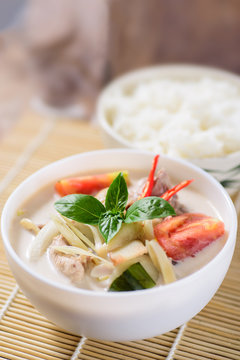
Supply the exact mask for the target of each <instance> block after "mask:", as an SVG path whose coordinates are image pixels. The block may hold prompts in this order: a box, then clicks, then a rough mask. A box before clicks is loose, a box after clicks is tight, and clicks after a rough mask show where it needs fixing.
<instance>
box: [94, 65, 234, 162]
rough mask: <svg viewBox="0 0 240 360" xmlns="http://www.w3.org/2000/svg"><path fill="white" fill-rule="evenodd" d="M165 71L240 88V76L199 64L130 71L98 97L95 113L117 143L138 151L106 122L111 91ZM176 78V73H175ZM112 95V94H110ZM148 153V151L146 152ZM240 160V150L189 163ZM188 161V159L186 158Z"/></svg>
mask: <svg viewBox="0 0 240 360" xmlns="http://www.w3.org/2000/svg"><path fill="white" fill-rule="evenodd" d="M164 71H173V72H176V73H177V72H179V71H181V72H183V71H185V72H186V73H188V75H189V76H190V74H193V75H195V76H201V75H203V74H204V75H206V76H207V75H208V74H209V75H211V76H213V77H216V78H218V77H219V78H220V79H226V80H227V79H228V80H229V81H232V82H235V83H237V84H238V85H239V88H240V75H238V74H236V73H234V72H231V71H229V70H225V69H222V68H217V67H212V66H204V65H198V64H188V63H172V64H160V65H153V66H146V67H142V68H139V69H136V70H133V71H128V72H126V73H124V74H122V75H120V76H117V77H116V78H115V79H113V80H112V81H111V82H110V83H109V84H108V85H106V87H105V88H104V89H103V90H102V91H101V93H100V94H99V96H98V99H97V103H96V111H95V118H96V121H97V122H99V125H100V126H101V127H102V128H103V130H104V131H105V132H106V133H107V134H108V135H109V136H111V137H112V138H113V139H114V140H115V141H117V142H119V146H120V144H122V145H124V146H125V147H128V148H130V149H137V148H136V147H134V146H133V145H132V144H131V142H130V141H128V140H126V139H125V138H124V137H122V136H121V135H119V134H118V133H117V132H115V131H114V130H113V128H112V127H111V126H110V125H109V123H108V121H107V120H106V117H105V115H104V108H105V101H106V99H108V97H109V95H111V91H112V90H113V89H115V88H117V87H119V86H120V87H121V86H122V85H124V84H126V83H128V82H129V81H133V80H134V78H138V81H139V78H141V77H147V78H148V77H149V76H152V75H154V74H158V73H160V75H161V74H164ZM173 76H174V73H173ZM109 93H110V94H109ZM146 151H148V150H146ZM235 158H236V159H237V158H238V159H239V158H240V150H238V151H234V152H232V153H229V154H227V155H224V156H221V157H216V156H215V157H203V158H192V159H189V161H206V160H207V161H211V160H212V161H213V162H214V161H215V160H216V159H222V160H223V161H224V160H226V161H227V160H230V159H235ZM186 160H188V158H186Z"/></svg>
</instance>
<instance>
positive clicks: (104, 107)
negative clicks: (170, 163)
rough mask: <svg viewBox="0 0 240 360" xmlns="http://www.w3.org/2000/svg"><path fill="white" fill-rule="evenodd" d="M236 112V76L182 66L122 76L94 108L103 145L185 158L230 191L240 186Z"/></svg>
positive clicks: (239, 90)
mask: <svg viewBox="0 0 240 360" xmlns="http://www.w3.org/2000/svg"><path fill="white" fill-rule="evenodd" d="M239 116H240V78H239V75H237V74H233V73H230V72H228V71H224V70H220V69H215V68H211V67H204V66H197V65H184V64H181V65H180V64H176V65H159V66H153V67H148V68H144V69H140V70H136V71H132V72H130V73H127V74H123V75H122V76H120V77H119V78H117V79H115V80H113V81H112V82H111V83H110V84H109V85H108V86H107V87H106V88H105V89H103V91H102V93H101V94H100V96H99V99H98V102H97V107H96V119H97V121H98V123H99V126H100V129H101V131H102V136H103V140H104V143H105V145H106V146H107V147H129V148H137V149H144V150H149V151H154V152H158V153H161V154H165V155H169V156H173V157H177V158H182V159H186V160H189V161H191V162H193V163H194V164H196V165H198V166H200V167H201V168H203V169H205V170H207V171H209V172H210V173H211V174H212V175H214V176H215V177H216V178H217V179H218V180H219V181H220V182H221V183H222V185H223V186H224V187H225V188H226V189H227V190H228V192H229V193H231V194H234V193H235V192H236V191H238V190H239V187H240V171H239V164H240V132H239Z"/></svg>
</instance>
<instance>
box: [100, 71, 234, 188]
mask: <svg viewBox="0 0 240 360" xmlns="http://www.w3.org/2000/svg"><path fill="white" fill-rule="evenodd" d="M205 77H208V78H210V79H216V80H223V81H226V82H229V83H233V84H235V85H237V87H238V88H239V89H240V77H239V76H238V75H235V74H232V73H230V72H227V71H223V70H219V69H215V68H211V67H204V66H197V65H159V66H153V67H149V68H144V69H140V70H136V71H133V72H130V73H127V74H125V75H123V76H121V77H119V78H117V79H116V80H114V81H112V82H111V83H110V84H109V85H108V86H107V87H106V88H105V89H104V90H103V91H102V93H101V94H100V96H99V99H98V101H97V106H96V120H97V121H98V123H99V125H100V128H101V132H102V137H103V141H104V144H105V146H106V147H110V148H119V147H127V148H134V147H135V148H136V146H135V145H134V144H133V143H132V142H130V141H128V140H127V139H126V138H123V137H122V136H121V135H120V134H119V133H117V132H116V131H115V130H114V129H113V127H112V126H111V121H110V120H109V115H108V114H109V103H110V101H109V100H110V99H111V98H112V97H113V95H114V94H116V92H117V93H118V92H119V90H121V91H122V92H123V93H126V92H128V93H131V89H134V87H136V86H137V85H138V84H144V83H145V82H148V81H149V80H156V79H160V80H161V79H173V80H181V81H184V80H195V79H196V80H199V79H201V78H205ZM127 98H128V100H129V99H131V95H128V96H127ZM239 101H240V100H239ZM146 121H147V119H146ZM239 131H240V130H239ZM206 146H207V144H206ZM141 149H142V150H149V149H144V148H142V147H141ZM187 160H189V161H191V162H192V163H194V164H196V165H198V166H200V167H201V168H203V169H205V170H209V172H211V174H212V175H213V176H214V177H215V178H216V179H217V180H219V181H220V182H223V184H224V186H225V187H226V189H227V190H228V192H229V193H230V194H231V195H232V194H234V193H235V192H236V191H239V190H240V169H239V166H240V151H237V152H234V153H231V154H230V155H227V156H224V157H217V158H215V157H212V158H196V159H195V158H194V159H193V158H191V159H187ZM237 167H238V168H237ZM229 180H230V181H229Z"/></svg>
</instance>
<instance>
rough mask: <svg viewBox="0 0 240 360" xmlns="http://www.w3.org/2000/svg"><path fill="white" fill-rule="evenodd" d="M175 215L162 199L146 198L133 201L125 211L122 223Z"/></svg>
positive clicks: (155, 197)
mask: <svg viewBox="0 0 240 360" xmlns="http://www.w3.org/2000/svg"><path fill="white" fill-rule="evenodd" d="M173 215H176V213H175V210H174V209H173V207H172V206H171V205H170V204H169V203H168V202H167V201H166V200H164V199H162V198H160V197H157V196H148V197H145V198H143V199H140V200H138V201H135V202H134V203H133V204H132V206H130V208H129V209H128V210H127V212H126V217H125V220H124V222H125V223H127V224H129V223H131V222H137V221H144V220H151V219H156V218H162V217H163V218H164V217H167V216H173Z"/></svg>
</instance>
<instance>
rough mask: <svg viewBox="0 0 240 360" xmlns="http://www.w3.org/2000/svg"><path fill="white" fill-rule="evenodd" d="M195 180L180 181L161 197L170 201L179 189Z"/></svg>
mask: <svg viewBox="0 0 240 360" xmlns="http://www.w3.org/2000/svg"><path fill="white" fill-rule="evenodd" d="M191 182H193V179H192V180H184V181H182V182H180V183H179V184H178V185H176V186H174V187H173V188H172V189H169V190H167V191H166V192H165V193H164V194H163V195H161V198H162V199H164V200H166V201H168V200H169V199H170V198H171V197H172V196H173V195H175V194H176V193H177V192H178V191H180V190H182V189H183V188H185V187H186V186H188V185H189V184H191Z"/></svg>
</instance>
